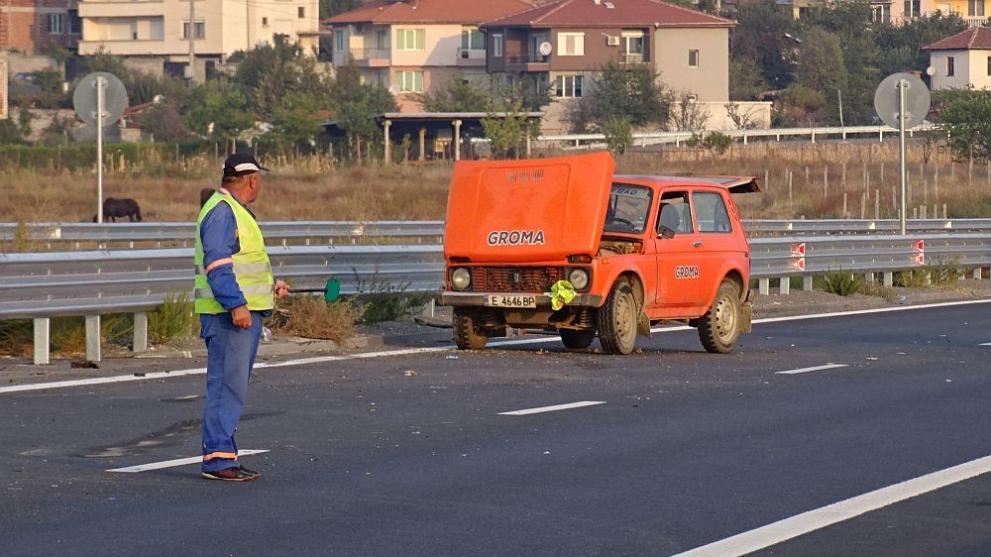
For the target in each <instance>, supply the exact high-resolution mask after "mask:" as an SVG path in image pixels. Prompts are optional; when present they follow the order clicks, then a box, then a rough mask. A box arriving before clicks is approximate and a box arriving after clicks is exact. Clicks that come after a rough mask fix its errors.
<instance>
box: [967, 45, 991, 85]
mask: <svg viewBox="0 0 991 557" xmlns="http://www.w3.org/2000/svg"><path fill="white" fill-rule="evenodd" d="M968 52H969V54H970V56H969V57H968V59H969V60H968V63H967V66H968V69H969V70H970V84H971V86H973V87H974V89H989V90H991V75H989V74H991V71H989V70H991V50H971V51H968Z"/></svg>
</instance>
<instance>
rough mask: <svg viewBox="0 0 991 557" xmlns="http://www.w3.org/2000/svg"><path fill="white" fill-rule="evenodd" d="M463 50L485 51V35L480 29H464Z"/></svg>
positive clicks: (462, 37) (462, 32) (462, 35)
mask: <svg viewBox="0 0 991 557" xmlns="http://www.w3.org/2000/svg"><path fill="white" fill-rule="evenodd" d="M461 50H485V35H483V34H482V32H481V31H479V30H478V29H462V30H461Z"/></svg>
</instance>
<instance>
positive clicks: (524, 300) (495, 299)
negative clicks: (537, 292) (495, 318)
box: [485, 296, 537, 308]
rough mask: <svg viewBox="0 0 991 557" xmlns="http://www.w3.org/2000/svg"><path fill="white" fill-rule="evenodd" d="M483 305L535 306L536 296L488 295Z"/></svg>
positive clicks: (503, 306)
mask: <svg viewBox="0 0 991 557" xmlns="http://www.w3.org/2000/svg"><path fill="white" fill-rule="evenodd" d="M485 305H487V306H489V307H496V308H535V307H537V297H536V296H489V299H488V300H487V301H486V303H485Z"/></svg>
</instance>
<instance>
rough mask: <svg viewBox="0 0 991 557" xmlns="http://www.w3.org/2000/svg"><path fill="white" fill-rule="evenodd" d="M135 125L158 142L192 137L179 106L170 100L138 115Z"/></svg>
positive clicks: (135, 118)
mask: <svg viewBox="0 0 991 557" xmlns="http://www.w3.org/2000/svg"><path fill="white" fill-rule="evenodd" d="M134 123H135V124H136V125H137V126H138V127H139V128H141V129H142V130H144V131H146V132H148V133H150V134H151V135H152V137H154V138H155V140H156V141H182V140H184V139H189V138H190V137H191V136H192V132H191V131H190V130H189V126H188V125H187V124H186V121H185V120H184V119H183V117H182V114H181V113H180V108H179V104H178V103H177V102H176V101H174V100H170V99H165V100H163V101H162V102H160V103H158V104H156V105H153V106H151V107H149V108H148V109H146V110H145V111H144V112H142V113H140V114H138V115H137V116H135V117H134ZM214 127H216V126H214Z"/></svg>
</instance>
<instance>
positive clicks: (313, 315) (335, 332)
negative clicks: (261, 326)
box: [265, 296, 361, 342]
mask: <svg viewBox="0 0 991 557" xmlns="http://www.w3.org/2000/svg"><path fill="white" fill-rule="evenodd" d="M279 305H280V307H279V308H278V309H276V311H275V313H274V314H273V315H272V317H270V318H269V319H268V321H267V322H266V323H265V324H266V326H268V327H269V328H270V329H272V331H273V332H276V333H281V334H284V335H293V336H298V337H303V338H321V339H329V340H333V341H336V342H342V341H345V340H347V339H349V338H351V337H353V336H354V334H355V333H354V324H355V322H356V321H357V320H358V319H359V318H360V317H361V315H360V312H359V311H358V310H357V309H355V307H354V306H353V305H351V302H350V301H341V302H337V303H334V304H327V303H326V302H325V301H324V300H323V298H319V297H311V296H294V297H293V298H291V299H290V300H289V301H288V302H285V303H283V302H280V304H279Z"/></svg>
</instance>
